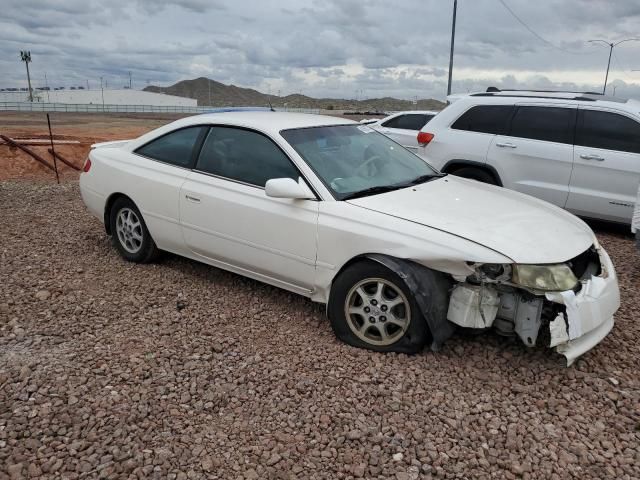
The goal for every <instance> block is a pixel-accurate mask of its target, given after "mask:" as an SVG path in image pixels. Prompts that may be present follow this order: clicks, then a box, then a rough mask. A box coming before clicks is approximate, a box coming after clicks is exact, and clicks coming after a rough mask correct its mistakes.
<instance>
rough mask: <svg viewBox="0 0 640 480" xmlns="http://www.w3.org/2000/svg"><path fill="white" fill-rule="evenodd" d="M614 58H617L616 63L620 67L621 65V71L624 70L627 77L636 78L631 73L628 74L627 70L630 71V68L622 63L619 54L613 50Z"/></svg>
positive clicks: (623, 72)
mask: <svg viewBox="0 0 640 480" xmlns="http://www.w3.org/2000/svg"><path fill="white" fill-rule="evenodd" d="M612 53H613V59H614V60H615V62H616V64H617V65H618V67H620V71H621V72H622V74H623V75H624V76H625V77H627V78H628V79H629V80H635V79H634V78H633V77H632V76H631V75H628V74H627V71H629V72H630V70H628V69H627V68H625V66H624V65H622V62H621V61H620V59H619V58H618V56H617V55H616V52H615V51H613V52H612Z"/></svg>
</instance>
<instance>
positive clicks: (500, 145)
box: [496, 142, 516, 148]
mask: <svg viewBox="0 0 640 480" xmlns="http://www.w3.org/2000/svg"><path fill="white" fill-rule="evenodd" d="M496 147H500V148H516V145H514V144H513V143H502V142H496Z"/></svg>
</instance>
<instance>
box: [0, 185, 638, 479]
mask: <svg viewBox="0 0 640 480" xmlns="http://www.w3.org/2000/svg"><path fill="white" fill-rule="evenodd" d="M0 219H2V222H1V228H0V478H2V479H4V478H15V479H17V478H27V477H36V476H38V475H43V476H45V477H49V478H70V479H71V478H170V479H184V478H189V479H193V478H205V477H206V478H223V479H236V478H238V479H240V478H245V479H258V478H260V479H266V478H292V477H295V478H326V479H336V478H338V479H339V478H359V477H363V478H396V479H398V480H402V479H415V478H431V477H433V478H507V479H509V478H520V477H522V478H550V479H554V478H555V479H560V478H580V479H587V478H594V479H596V478H597V479H602V478H618V479H631V478H640V447H639V440H640V376H639V375H638V374H639V368H638V363H639V362H638V361H639V359H640V356H639V349H638V334H639V332H640V327H639V325H638V321H637V316H638V313H639V309H640V289H638V285H639V276H640V268H639V266H640V260H639V258H638V254H637V253H636V251H635V249H634V245H633V241H632V240H631V239H630V238H629V237H628V236H625V235H623V234H620V233H612V232H611V231H609V232H607V231H604V232H601V233H600V234H599V236H600V239H601V242H602V244H603V245H604V246H605V247H606V248H607V249H608V250H609V252H610V253H611V255H612V257H613V260H614V263H615V264H616V265H617V269H618V274H619V276H620V281H621V289H622V299H623V301H622V308H621V310H620V312H619V313H618V315H617V324H616V327H615V329H614V331H613V332H612V334H610V335H609V336H608V337H607V338H606V339H605V340H604V341H603V342H602V343H601V344H600V345H599V346H598V347H597V348H596V349H595V350H594V351H592V352H590V353H589V354H587V355H586V356H585V357H583V358H582V359H581V360H579V361H578V362H577V363H576V364H575V365H574V366H573V367H572V368H569V369H567V368H565V367H564V366H563V362H562V360H563V357H560V356H558V355H556V354H554V353H552V352H550V351H547V350H546V349H544V348H536V349H533V350H527V349H526V348H525V347H524V346H522V345H521V344H519V343H517V342H515V341H513V340H510V339H504V338H500V337H498V336H496V335H493V334H488V335H482V336H477V337H456V338H453V339H452V340H450V341H449V342H448V343H447V345H446V346H445V348H444V349H443V350H442V351H441V352H439V353H433V352H428V351H425V352H423V353H422V354H419V355H415V356H411V357H409V356H406V355H396V354H376V353H372V352H367V351H364V350H357V349H354V348H351V347H348V346H346V345H343V344H341V343H339V342H338V341H337V340H336V339H335V338H334V336H333V334H332V332H331V330H330V327H329V324H328V322H327V321H325V318H324V314H323V309H322V308H321V307H320V306H317V305H314V304H313V303H311V302H310V301H308V300H306V299H303V298H301V297H297V296H295V295H293V294H289V293H287V292H284V291H281V290H278V289H275V288H272V287H269V286H265V285H262V284H260V283H257V282H254V281H252V280H247V279H244V278H242V277H239V276H236V275H233V274H230V273H226V272H224V271H221V270H217V269H215V268H211V267H207V266H204V265H201V264H198V263H196V262H192V261H189V260H185V259H181V258H177V257H175V256H170V255H167V256H165V257H164V258H163V259H162V260H161V261H160V262H159V263H158V264H154V265H145V266H139V265H133V264H130V263H126V262H124V261H123V260H121V259H120V257H119V256H118V255H117V253H116V252H115V250H114V249H113V248H111V247H110V244H109V240H108V239H107V237H106V236H105V234H104V230H103V229H102V228H101V225H100V223H99V222H98V221H97V220H96V219H94V218H92V217H90V216H89V215H88V214H87V213H86V211H85V209H84V206H83V204H82V201H81V200H80V198H79V192H78V187H77V183H76V182H75V181H71V182H66V183H64V184H62V185H60V186H57V185H55V184H51V183H43V182H40V183H37V182H3V183H0Z"/></svg>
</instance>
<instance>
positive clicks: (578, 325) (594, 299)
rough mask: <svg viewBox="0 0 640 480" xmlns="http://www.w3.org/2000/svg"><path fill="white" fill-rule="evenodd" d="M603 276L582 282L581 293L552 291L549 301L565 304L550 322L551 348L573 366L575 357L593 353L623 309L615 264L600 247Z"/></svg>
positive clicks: (547, 297) (547, 295)
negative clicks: (619, 309)
mask: <svg viewBox="0 0 640 480" xmlns="http://www.w3.org/2000/svg"><path fill="white" fill-rule="evenodd" d="M598 255H599V257H600V264H601V269H602V271H601V273H600V275H599V276H592V277H591V278H590V279H589V280H586V281H583V282H582V288H581V289H580V291H579V292H578V293H575V292H574V291H573V290H568V291H566V292H550V293H547V294H546V295H545V297H546V299H547V300H549V301H551V302H554V303H558V304H560V305H564V307H565V311H564V312H560V313H558V315H557V316H556V318H555V319H553V320H552V321H551V322H550V323H549V332H550V334H551V342H550V345H549V346H550V347H555V348H556V351H557V352H558V353H561V354H562V355H564V356H565V357H566V359H567V365H571V364H572V363H573V362H574V361H575V360H576V358H578V357H579V356H580V355H583V354H584V353H585V352H588V351H589V350H591V349H592V348H593V347H594V346H596V345H597V344H598V343H600V341H602V339H603V338H604V337H605V336H607V334H608V333H609V332H610V331H611V329H612V328H613V323H614V321H613V314H614V313H615V312H616V311H617V310H618V308H619V307H620V291H619V289H618V279H617V277H616V272H615V269H614V268H613V263H612V262H611V259H610V258H609V255H608V254H607V252H606V251H605V250H604V249H603V248H602V247H599V248H598Z"/></svg>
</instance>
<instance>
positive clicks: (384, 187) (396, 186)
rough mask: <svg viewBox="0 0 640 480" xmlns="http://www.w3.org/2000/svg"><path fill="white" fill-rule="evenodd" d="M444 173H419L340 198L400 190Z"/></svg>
mask: <svg viewBox="0 0 640 480" xmlns="http://www.w3.org/2000/svg"><path fill="white" fill-rule="evenodd" d="M445 175H447V174H446V173H430V174H429V175H420V176H419V177H416V178H414V179H413V180H410V181H408V182H402V183H396V184H394V185H378V186H375V187H370V188H365V189H364V190H358V191H357V192H353V193H349V194H348V195H345V196H344V197H342V200H352V199H354V198H358V197H366V196H368V195H376V194H378V193H386V192H391V191H393V190H400V189H401V188H407V187H412V186H413V185H418V184H420V183H426V182H429V181H431V180H434V179H436V178H442V177H444V176H445Z"/></svg>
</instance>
